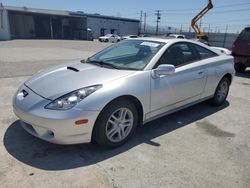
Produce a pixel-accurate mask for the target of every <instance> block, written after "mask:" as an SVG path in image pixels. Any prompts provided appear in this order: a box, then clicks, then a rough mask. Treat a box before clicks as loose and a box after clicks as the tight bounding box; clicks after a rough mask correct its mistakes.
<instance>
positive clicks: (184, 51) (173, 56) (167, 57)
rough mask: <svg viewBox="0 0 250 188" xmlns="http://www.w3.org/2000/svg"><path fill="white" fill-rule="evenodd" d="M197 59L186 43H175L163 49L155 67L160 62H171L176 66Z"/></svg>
mask: <svg viewBox="0 0 250 188" xmlns="http://www.w3.org/2000/svg"><path fill="white" fill-rule="evenodd" d="M197 60H199V57H197V55H196V53H195V52H194V51H193V49H192V48H191V47H190V46H189V44H188V43H185V42H183V43H176V44H174V45H172V46H170V47H169V48H168V49H167V50H166V51H165V53H164V54H163V55H162V57H161V58H160V60H159V61H158V63H157V64H156V67H157V66H159V65H161V64H172V65H174V66H176V67H178V66H182V65H185V64H188V63H191V62H194V61H197ZM156 67H155V68H156Z"/></svg>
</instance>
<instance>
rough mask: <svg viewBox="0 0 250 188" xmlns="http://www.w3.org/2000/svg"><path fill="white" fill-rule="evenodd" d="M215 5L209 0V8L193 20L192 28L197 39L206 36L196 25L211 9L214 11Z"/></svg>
mask: <svg viewBox="0 0 250 188" xmlns="http://www.w3.org/2000/svg"><path fill="white" fill-rule="evenodd" d="M213 7H214V6H213V3H212V0H208V4H207V6H206V7H205V8H204V9H203V10H201V11H200V12H199V13H198V14H197V15H196V16H195V17H194V18H193V19H192V22H191V26H192V28H193V29H194V31H195V34H196V38H202V37H204V36H205V34H204V33H203V32H202V31H201V29H200V28H199V27H198V25H196V23H197V22H198V20H199V19H201V18H202V17H203V16H204V15H205V14H206V13H207V12H208V11H209V10H210V9H212V8H213Z"/></svg>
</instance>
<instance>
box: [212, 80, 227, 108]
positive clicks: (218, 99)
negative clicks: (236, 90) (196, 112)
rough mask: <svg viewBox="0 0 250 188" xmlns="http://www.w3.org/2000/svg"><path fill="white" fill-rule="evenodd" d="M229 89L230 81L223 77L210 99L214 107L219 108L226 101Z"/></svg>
mask: <svg viewBox="0 0 250 188" xmlns="http://www.w3.org/2000/svg"><path fill="white" fill-rule="evenodd" d="M229 87H230V80H229V79H228V78H227V77H223V78H222V79H221V81H220V82H219V84H218V86H217V88H216V90H215V93H214V97H213V98H212V99H211V102H212V104H213V105H214V106H221V105H222V104H223V103H224V102H225V101H226V99H227V96H228V92H229Z"/></svg>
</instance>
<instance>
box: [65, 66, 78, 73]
mask: <svg viewBox="0 0 250 188" xmlns="http://www.w3.org/2000/svg"><path fill="white" fill-rule="evenodd" d="M67 69H68V70H72V71H74V72H79V70H78V69H76V68H74V67H67Z"/></svg>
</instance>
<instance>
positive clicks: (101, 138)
mask: <svg viewBox="0 0 250 188" xmlns="http://www.w3.org/2000/svg"><path fill="white" fill-rule="evenodd" d="M137 124H138V112H137V109H136V107H135V105H134V104H133V103H131V102H130V101H127V100H121V101H115V102H112V103H111V104H109V105H108V106H106V107H105V108H104V109H103V110H102V112H101V113H100V115H99V116H98V118H97V121H96V123H95V126H94V130H93V131H94V132H93V136H94V137H93V138H94V140H95V141H96V142H97V143H98V144H99V145H100V146H104V147H117V146H120V145H122V144H124V143H125V142H126V141H127V140H128V139H129V138H130V137H131V136H132V134H133V133H134V131H135V129H136V127H137Z"/></svg>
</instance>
